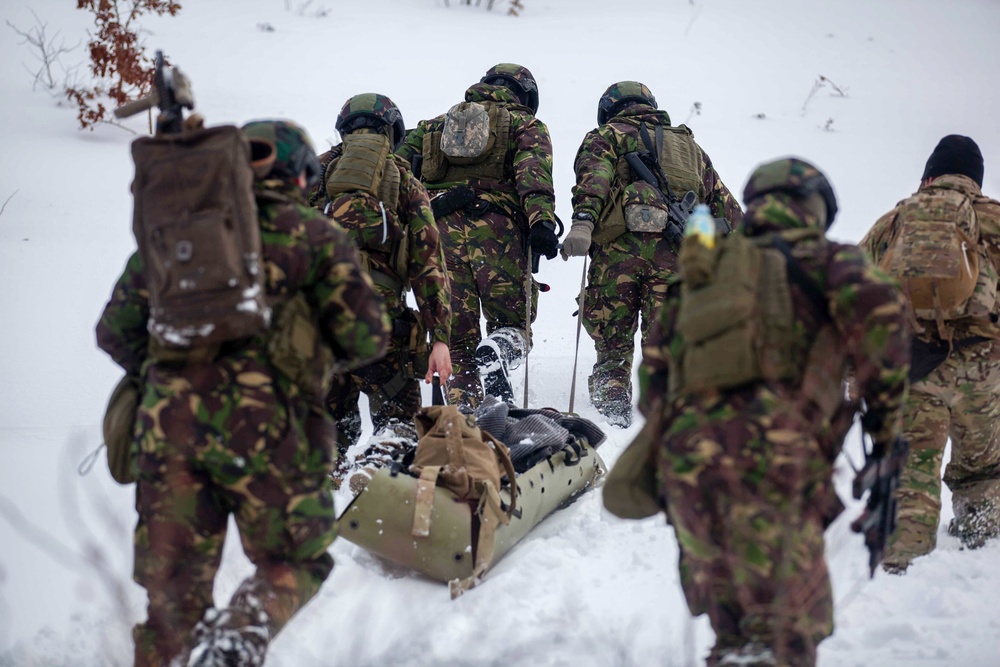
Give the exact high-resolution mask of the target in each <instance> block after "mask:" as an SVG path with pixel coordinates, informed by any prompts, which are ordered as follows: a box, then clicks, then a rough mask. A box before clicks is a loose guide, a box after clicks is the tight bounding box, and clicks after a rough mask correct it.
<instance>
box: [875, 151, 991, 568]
mask: <svg viewBox="0 0 1000 667" xmlns="http://www.w3.org/2000/svg"><path fill="white" fill-rule="evenodd" d="M982 184H983V156H982V153H981V152H980V150H979V147H978V146H977V145H976V142H974V141H973V140H972V139H970V138H969V137H963V136H959V135H949V136H946V137H944V138H943V139H941V141H940V143H938V145H937V147H936V148H935V149H934V152H933V153H931V156H930V158H929V159H928V160H927V164H926V167H925V168H924V173H923V177H922V179H921V183H920V187H919V189H918V190H917V192H916V193H914V194H913V195H912V196H910V197H909V198H907V199H904V200H903V201H901V202H900V203H899V204H897V205H896V207H895V208H894V209H893V210H892V211H890V212H888V213H886V214H885V215H883V216H882V217H881V218H879V220H878V221H877V222H876V223H875V226H874V227H872V229H871V230H870V231H869V232H868V234H867V235H866V236H865V238H864V239H863V240H862V242H861V245H862V247H863V248H864V249H865V251H866V252H867V253H869V255H870V256H871V257H872V258H873V259H874V260H875V262H876V263H878V264H879V266H881V267H883V268H884V269H885V270H886V271H887V272H889V273H891V274H894V275H899V272H898V270H896V266H895V262H894V261H892V256H893V255H896V256H900V255H901V254H902V255H903V256H905V257H916V256H919V255H927V256H929V257H930V258H931V262H932V265H931V267H930V268H934V266H942V265H944V264H945V263H946V261H947V259H948V250H947V248H948V245H950V244H951V243H952V242H953V241H955V231H954V230H955V226H956V225H958V226H959V227H963V226H966V225H971V227H965V229H966V230H967V231H968V232H969V233H968V237H971V239H969V240H971V241H972V242H973V243H971V244H969V246H968V248H969V252H968V253H967V256H966V257H962V256H961V255H959V257H958V258H957V259H956V264H965V266H970V263H971V265H975V264H976V262H977V261H978V276H973V275H972V273H971V272H970V273H968V274H967V275H968V278H969V282H968V285H967V289H966V294H965V295H964V296H966V297H969V298H968V300H967V301H963V302H962V303H960V304H959V307H958V308H956V309H955V311H954V312H953V313H951V315H953V317H951V316H949V313H947V312H945V313H941V312H940V311H936V310H934V309H933V308H931V309H922V308H921V304H920V303H919V301H920V298H921V295H920V293H919V285H914V284H913V283H908V282H907V281H905V280H904V292H907V293H908V294H909V295H910V305H911V310H910V312H911V313H912V316H913V318H914V321H913V325H914V331H915V332H916V334H917V337H916V338H915V339H914V341H913V371H912V372H911V374H910V379H911V381H912V382H913V384H912V386H911V388H910V395H909V398H908V399H907V402H906V406H905V409H904V413H903V433H904V434H905V436H906V437H907V438H908V439H909V440H910V446H911V450H910V457H909V460H908V461H907V465H906V468H905V470H904V473H903V477H902V479H901V481H900V489H899V530H898V531H897V532H896V535H895V537H894V539H893V541H892V542H891V543H890V545H889V549H888V552H887V554H886V558H885V560H884V561H883V563H882V566H883V567H884V568H885V569H886V570H887V571H889V572H894V573H903V572H905V571H906V568H907V567H908V566H909V564H910V562H911V561H912V560H913V559H914V558H917V557H918V556H923V555H925V554H928V553H930V552H931V551H933V549H934V547H935V545H936V543H937V527H938V521H939V519H940V516H941V463H942V459H943V456H944V449H945V444H946V443H947V440H948V438H949V437H950V438H951V461H950V462H949V463H948V466H947V468H946V470H945V473H944V481H945V483H946V484H947V485H948V488H949V489H951V492H952V508H953V509H954V512H955V518H954V519H953V520H952V522H951V524H950V525H949V527H948V532H949V533H950V534H952V535H954V536H957V537H958V538H959V539H961V541H962V544H963V545H964V546H966V547H968V548H976V547H979V546H982V544H983V542H985V541H986V540H987V539H989V538H992V537H996V536H997V534H998V531H1000V401H998V400H997V397H998V396H1000V343H998V342H997V339H1000V326H998V324H997V315H998V309H997V299H996V295H997V290H998V287H997V275H998V269H1000V202H997V201H996V200H995V199H990V198H989V197H987V196H985V195H983V193H982V190H981V187H982ZM908 221H916V223H917V225H919V227H918V228H917V229H916V231H917V233H915V234H908V233H906V232H905V231H903V230H902V227H903V226H904V225H906V224H907V222H908ZM941 221H944V222H946V223H947V225H946V226H945V227H944V229H945V233H946V236H945V237H944V238H941V237H940V236H935V235H934V234H935V233H936V232H935V231H934V228H933V227H932V225H933V224H934V223H935V222H937V223H938V225H940V222H941ZM977 228H978V234H976V229H977ZM963 233H964V232H963ZM904 237H905V238H904ZM968 237H966V238H968ZM977 237H978V238H977ZM922 239H926V240H928V241H929V243H930V245H929V246H928V248H927V250H926V251H925V252H919V248H917V247H916V246H913V247H909V246H910V245H913V244H915V243H918V242H922V241H921V240H922ZM897 242H898V243H899V244H900V245H899V246H898V247H897ZM908 244H909V245H908ZM897 250H902V251H903V252H902V253H900V252H898V251H897ZM890 251H891V252H890ZM928 253H929V254H928ZM967 262H970V263H967ZM927 268H928V267H916V266H914V267H911V269H910V270H909V271H907V273H909V274H910V275H918V274H920V273H923V272H925V271H926V270H927ZM962 274H966V272H964V271H963V272H962V273H961V274H960V275H962ZM969 290H971V291H972V294H971V296H969V293H968V291H969ZM941 294H942V295H943V296H941V297H940V298H941V299H943V300H946V299H947V298H948V297H947V294H946V293H945V288H944V286H943V285H942V288H941ZM939 315H941V316H942V319H941V320H940V321H936V320H938V316H939Z"/></svg>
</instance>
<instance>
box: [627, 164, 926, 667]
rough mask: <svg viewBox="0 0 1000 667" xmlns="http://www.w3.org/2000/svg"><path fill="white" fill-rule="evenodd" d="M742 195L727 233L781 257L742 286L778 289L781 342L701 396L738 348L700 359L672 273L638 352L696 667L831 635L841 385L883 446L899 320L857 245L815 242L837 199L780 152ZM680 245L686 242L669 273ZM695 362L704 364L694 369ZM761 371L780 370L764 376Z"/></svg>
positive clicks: (799, 647)
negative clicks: (740, 211) (767, 272)
mask: <svg viewBox="0 0 1000 667" xmlns="http://www.w3.org/2000/svg"><path fill="white" fill-rule="evenodd" d="M744 201H745V203H746V205H747V210H746V214H745V217H744V218H743V224H742V227H741V229H740V230H736V232H735V233H736V234H744V235H746V237H749V238H751V239H756V240H757V242H758V243H763V242H765V241H766V242H767V243H768V244H769V245H772V246H773V249H770V250H767V252H771V253H777V252H778V250H779V246H780V245H781V244H780V241H777V240H775V237H776V236H777V237H780V238H781V239H784V241H785V244H787V245H786V246H785V247H786V250H788V252H789V253H790V255H791V256H792V257H794V260H788V259H784V260H783V261H781V262H780V263H779V264H778V265H777V266H779V267H780V268H779V269H777V270H776V271H775V272H774V273H773V274H771V275H772V276H773V280H772V281H771V282H769V283H766V284H767V287H766V288H763V289H761V288H759V287H757V288H756V289H757V290H758V291H757V294H758V298H759V299H766V297H767V295H772V294H781V293H784V294H789V291H790V297H791V302H790V304H788V305H787V306H785V307H786V308H788V309H790V312H789V311H783V312H784V313H785V314H786V315H787V316H788V318H789V319H788V320H787V322H788V324H789V325H790V326H787V327H785V328H783V329H781V331H783V332H784V336H785V338H784V339H783V340H784V341H785V343H786V344H785V345H783V346H781V347H780V348H779V349H778V350H777V352H778V355H777V356H770V357H764V356H761V354H762V352H763V349H762V348H755V349H754V351H753V352H751V353H750V354H751V355H756V358H757V365H756V366H754V368H756V369H757V371H756V372H750V373H749V375H748V376H747V377H742V378H735V379H734V380H735V381H741V380H742V382H741V383H739V384H734V385H732V386H722V387H717V388H713V384H716V383H713V382H712V381H711V379H712V378H713V377H715V376H714V375H713V374H715V373H717V372H718V371H720V370H726V371H730V370H734V366H735V365H734V364H729V365H727V366H726V367H725V368H722V367H723V365H726V364H728V363H729V361H727V360H732V359H733V354H736V353H738V351H739V350H738V349H736V346H734V345H732V339H730V338H726V335H727V333H728V331H727V332H724V333H722V334H718V335H717V337H716V338H709V339H708V340H705V341H704V342H703V343H702V345H705V346H708V345H709V344H712V343H713V341H714V344H715V345H716V346H715V349H714V350H711V349H709V348H708V347H703V348H701V349H699V348H698V346H697V345H696V344H693V343H690V342H689V341H688V340H687V339H686V337H685V335H684V334H682V333H681V330H684V331H689V330H690V329H689V328H686V327H688V326H689V325H690V323H691V320H689V319H686V317H687V315H686V314H689V313H692V312H694V311H693V310H692V309H693V308H696V304H694V302H692V301H689V300H688V299H690V298H691V297H690V294H691V291H692V289H694V288H693V287H692V286H690V285H689V284H688V283H689V282H691V281H692V280H694V279H693V278H692V277H691V276H696V275H697V274H696V272H694V271H691V276H688V275H683V276H682V275H677V276H676V277H675V278H674V280H673V281H672V282H671V284H670V286H669V288H668V291H667V295H666V298H665V299H664V304H663V308H662V309H661V310H660V313H659V316H658V320H657V322H656V323H655V324H654V326H653V328H652V331H651V332H650V336H649V340H648V344H647V345H646V346H645V347H644V348H643V363H642V366H641V367H640V372H639V377H640V386H641V393H640V401H639V407H640V410H641V411H642V412H643V414H645V415H646V417H647V419H648V420H651V421H653V423H654V424H655V425H656V427H655V428H654V430H653V433H654V434H658V436H654V437H658V441H654V442H658V443H659V444H658V445H657V446H655V447H654V456H655V460H656V475H657V487H658V489H659V502H660V503H662V506H663V507H664V508H665V509H666V513H667V517H668V521H669V522H670V523H672V524H673V526H674V529H675V531H676V533H677V540H678V543H679V547H680V563H679V568H680V579H681V585H682V587H683V589H684V594H685V597H686V600H687V603H688V608H689V609H690V610H691V613H692V614H694V615H698V614H703V613H707V614H708V616H709V620H710V621H711V624H712V628H713V629H714V630H715V635H716V642H715V646H714V647H713V648H712V650H711V653H710V655H709V657H708V663H707V664H708V665H710V666H713V665H737V664H738V665H747V666H763V665H793V666H802V665H814V664H815V660H816V646H817V644H818V643H819V642H820V641H822V639H824V638H825V637H827V636H829V635H830V634H831V632H832V631H833V609H832V596H831V590H830V582H829V577H828V573H827V569H826V563H825V561H824V557H823V549H824V546H823V530H824V527H825V526H826V525H827V524H828V523H829V521H831V520H832V519H833V517H834V516H836V514H837V513H839V511H840V510H841V509H842V507H841V506H835V505H834V503H835V502H836V501H835V500H834V498H835V496H833V497H831V494H832V490H831V477H832V472H833V461H834V459H835V458H836V456H837V454H838V452H839V450H840V447H841V445H842V442H843V438H844V436H845V435H846V431H847V429H848V427H849V425H850V422H851V418H852V417H853V414H854V410H853V407H852V405H851V404H846V403H845V402H844V398H843V397H844V390H843V380H844V378H845V376H846V373H847V369H848V367H849V366H850V367H852V368H853V370H854V373H855V376H856V380H857V386H858V388H859V392H860V395H861V396H862V397H863V398H864V399H865V401H866V402H867V406H868V411H869V414H870V415H871V417H870V421H868V422H867V423H871V424H877V426H875V427H873V429H872V430H873V432H872V437H873V438H874V439H875V441H876V442H881V443H889V442H891V441H892V440H893V438H894V437H895V436H896V435H897V434H898V431H899V428H900V419H901V408H902V403H903V401H904V399H905V392H906V373H907V368H908V365H907V362H908V355H909V344H908V340H907V329H906V320H905V316H904V314H903V303H902V300H901V298H900V297H899V295H898V293H897V291H896V290H895V288H894V286H893V285H892V284H891V282H889V281H887V280H885V279H884V278H882V277H881V276H880V275H879V274H877V273H876V271H875V270H874V268H873V267H872V265H871V264H870V263H869V262H868V261H867V260H866V259H865V258H864V256H863V255H862V254H861V251H860V250H859V249H858V248H857V247H855V246H851V245H844V244H840V243H834V242H831V241H827V239H826V238H825V236H824V232H825V230H826V229H827V228H828V227H829V224H830V223H831V222H832V221H833V217H834V214H835V212H836V202H835V199H834V196H833V191H832V189H831V188H830V185H829V183H828V182H827V180H826V178H825V177H824V176H823V175H822V174H821V173H820V172H819V171H818V170H816V169H815V168H814V167H813V166H811V165H810V164H808V163H806V162H803V161H801V160H798V159H794V158H790V159H784V160H778V161H775V162H772V163H769V164H765V165H762V166H761V167H759V168H758V169H757V170H756V171H755V172H754V173H753V175H752V176H751V178H750V181H749V183H748V184H747V187H746V190H745V191H744ZM694 240H695V239H694V238H691V237H689V238H687V239H685V242H684V247H683V249H682V252H681V262H680V263H681V267H682V268H681V272H682V273H685V272H687V271H689V270H691V269H690V264H688V261H687V255H686V254H685V253H687V252H688V244H689V243H690V242H692V241H694ZM738 240H739V239H733V240H731V242H732V243H735V242H736V241H738ZM717 245H718V243H717ZM726 247H727V248H728V247H732V246H731V245H730V242H729V240H727V243H726ZM781 255H785V253H784V252H782V253H781ZM786 256H787V255H786ZM792 261H794V265H796V266H797V267H798V268H799V269H800V270H801V273H799V274H798V275H796V272H795V271H794V270H793V264H792ZM786 266H787V269H786ZM761 275H763V273H762V274H761ZM782 283H784V285H785V286H783V287H781V285H782ZM751 287H752V286H751ZM719 288H720V289H722V290H724V291H725V290H729V291H731V288H730V287H729V286H728V285H726V284H724V283H723V284H720V285H719ZM715 294H717V295H718V294H719V293H718V292H715ZM759 303H761V304H763V303H765V301H760V302H759ZM786 303H787V302H786ZM701 305H702V306H703V307H710V306H711V305H712V304H711V302H702V303H701ZM751 320H752V322H751V324H752V327H751V329H750V331H757V332H760V331H768V330H769V328H768V327H769V323H768V321H767V319H766V318H763V317H762V316H759V315H758V316H757V317H756V318H753V316H751ZM773 320H776V321H781V322H784V321H785V320H782V319H781V318H777V317H775V318H773ZM703 324H704V322H703ZM772 324H773V322H772ZM748 335H754V334H748ZM763 340H768V339H767V338H766V337H765V338H763ZM774 352H775V350H774V349H772V350H771V353H772V355H773V353H774ZM696 353H697V354H698V358H702V359H704V358H705V357H708V358H709V359H712V360H716V361H718V362H719V364H718V365H713V364H711V363H704V364H698V365H696V366H693V365H692V364H691V363H690V362H691V361H692V360H693V359H694V358H695V357H693V356H691V355H694V354H696ZM744 360H745V358H744ZM744 366H745V365H744ZM745 367H746V366H745ZM765 368H771V369H774V368H783V369H785V372H784V373H780V374H775V373H769V374H768V376H767V377H768V379H765V376H764V375H763V372H764V371H763V369H765ZM754 377H756V378H758V379H756V380H755V379H753V378H754ZM696 386H697V387H698V389H697V390H689V388H691V387H696Z"/></svg>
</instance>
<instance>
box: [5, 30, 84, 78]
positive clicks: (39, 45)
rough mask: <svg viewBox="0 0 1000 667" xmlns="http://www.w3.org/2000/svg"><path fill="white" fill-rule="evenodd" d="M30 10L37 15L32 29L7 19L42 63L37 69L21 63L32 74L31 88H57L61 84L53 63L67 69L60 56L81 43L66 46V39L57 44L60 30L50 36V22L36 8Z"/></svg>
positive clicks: (23, 42)
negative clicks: (55, 73) (53, 70)
mask: <svg viewBox="0 0 1000 667" xmlns="http://www.w3.org/2000/svg"><path fill="white" fill-rule="evenodd" d="M30 11H31V15H32V16H34V17H35V25H34V26H32V28H31V29H30V30H27V31H25V30H21V29H20V28H18V27H17V26H16V25H14V24H13V23H11V22H10V21H6V24H7V27H8V28H10V29H11V30H13V31H14V32H15V33H16V34H17V35H18V36H19V37H21V39H22V41H21V44H22V45H23V44H27V45H28V46H30V47H31V55H32V57H34V59H35V60H36V61H38V62H39V63H41V64H40V66H39V67H38V69H36V70H32V69H31V68H29V67H28V66H27V65H25V64H24V63H21V64H22V65H23V66H24V68H25V69H26V70H27V71H28V73H29V74H31V76H32V79H33V80H32V84H31V89H32V90H35V89H36V88H37V87H38V85H39V84H41V85H42V87H44V88H45V89H47V90H50V91H51V90H55V89H57V88H58V87H59V84H58V82H57V81H56V77H55V75H54V74H53V73H52V67H53V65H59V67H61V68H62V69H63V71H65V69H66V68H65V67H63V66H62V63H60V62H59V59H60V57H61V56H62V55H63V54H66V53H69V52H71V51H73V50H74V49H76V47H78V46H80V43H79V42H77V43H76V44H75V45H73V46H66V42H65V41H60V42H59V44H58V45H57V44H56V40H57V39H59V32H58V31H57V32H56V34H54V35H52V36H51V37H49V36H48V35H47V34H46V33H47V31H48V27H49V25H48V23H43V22H42V20H41V19H40V18H39V17H38V14H36V13H35V11H34V10H30Z"/></svg>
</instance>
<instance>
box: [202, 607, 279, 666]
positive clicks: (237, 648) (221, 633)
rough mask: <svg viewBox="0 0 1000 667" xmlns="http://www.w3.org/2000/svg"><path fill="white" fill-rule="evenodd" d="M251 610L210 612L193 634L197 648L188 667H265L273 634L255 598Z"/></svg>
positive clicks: (232, 609)
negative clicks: (265, 659)
mask: <svg viewBox="0 0 1000 667" xmlns="http://www.w3.org/2000/svg"><path fill="white" fill-rule="evenodd" d="M245 606H246V607H247V608H246V609H243V608H240V609H236V608H229V609H221V610H220V609H214V608H212V609H209V610H208V611H206V612H205V617H204V618H203V619H202V620H201V621H199V622H198V624H197V625H196V626H195V627H194V630H192V631H191V637H192V640H193V643H194V648H192V649H191V654H190V658H189V659H188V663H187V667H261V666H262V665H263V664H264V656H265V655H266V654H267V646H268V644H269V643H270V640H271V631H270V629H269V628H268V625H267V613H266V612H264V609H263V606H262V605H261V604H260V601H259V600H257V599H256V598H254V599H253V600H249V601H248V604H247V605H245Z"/></svg>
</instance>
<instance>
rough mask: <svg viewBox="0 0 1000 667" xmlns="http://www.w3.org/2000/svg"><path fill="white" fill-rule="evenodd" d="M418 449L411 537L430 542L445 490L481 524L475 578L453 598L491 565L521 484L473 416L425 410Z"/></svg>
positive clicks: (417, 419) (503, 451) (502, 449)
mask: <svg viewBox="0 0 1000 667" xmlns="http://www.w3.org/2000/svg"><path fill="white" fill-rule="evenodd" d="M414 423H415V424H416V427H417V435H418V436H419V440H418V441H417V449H416V452H415V454H414V458H413V464H412V465H411V466H410V470H411V472H413V473H416V474H417V475H419V476H420V481H419V482H418V484H417V497H416V502H415V507H414V515H413V529H412V535H413V536H414V537H418V538H419V537H427V536H428V535H430V530H431V509H432V506H433V504H434V487H435V485H437V486H442V487H444V488H446V489H448V490H450V491H451V492H452V493H454V494H455V497H456V498H457V499H459V500H463V501H467V502H469V503H470V504H471V505H472V506H473V508H474V515H475V518H476V519H477V520H478V522H479V529H478V531H473V534H474V535H475V534H476V533H477V532H478V541H477V543H476V545H475V551H474V553H473V558H474V563H475V566H474V568H473V572H472V576H471V577H470V578H469V579H468V580H466V581H463V582H453V584H452V586H453V588H452V597H455V596H457V595H458V594H460V593H461V592H462V590H464V589H465V588H468V587H469V586H471V585H472V583H473V582H474V580H475V579H476V578H477V577H479V576H480V575H482V574H483V573H484V572H485V571H486V569H487V568H488V567H489V565H490V562H491V561H492V560H493V553H494V537H495V533H496V527H497V525H498V524H499V523H500V522H503V523H505V524H506V523H508V522H509V521H510V517H511V515H513V513H514V511H515V508H516V505H517V483H516V474H515V472H514V466H513V463H511V460H510V453H509V451H508V450H507V447H506V446H505V445H504V444H503V443H502V442H500V441H499V440H497V439H496V438H494V437H493V436H492V435H490V434H489V433H487V432H486V431H483V430H482V429H480V428H479V427H478V426H476V420H475V417H474V416H473V415H464V414H462V413H460V412H459V411H458V408H457V407H456V406H454V405H438V406H432V407H428V408H422V409H421V410H420V412H418V413H417V414H416V415H414ZM502 474H506V475H507V479H508V483H509V484H510V505H509V506H508V507H507V508H506V509H504V507H503V504H502V501H501V499H500V488H501V477H502Z"/></svg>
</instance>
